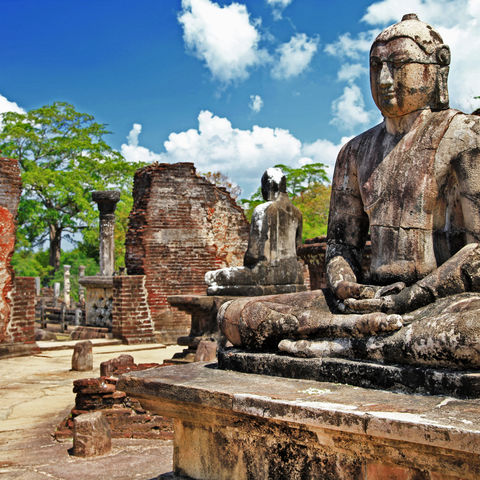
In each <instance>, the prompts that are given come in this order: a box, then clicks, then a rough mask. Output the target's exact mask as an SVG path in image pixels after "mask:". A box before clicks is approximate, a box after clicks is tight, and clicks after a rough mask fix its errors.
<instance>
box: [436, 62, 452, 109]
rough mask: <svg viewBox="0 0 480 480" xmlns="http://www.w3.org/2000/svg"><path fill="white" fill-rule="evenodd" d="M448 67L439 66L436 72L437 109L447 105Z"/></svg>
mask: <svg viewBox="0 0 480 480" xmlns="http://www.w3.org/2000/svg"><path fill="white" fill-rule="evenodd" d="M449 69H450V67H448V66H445V67H440V68H439V69H438V73H437V92H438V105H437V108H438V109H439V110H444V109H445V108H448V106H449V96H448V71H449Z"/></svg>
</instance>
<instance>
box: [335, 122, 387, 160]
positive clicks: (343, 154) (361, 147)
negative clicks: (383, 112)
mask: <svg viewBox="0 0 480 480" xmlns="http://www.w3.org/2000/svg"><path fill="white" fill-rule="evenodd" d="M384 130H385V126H384V122H381V123H379V124H378V125H375V126H374V127H372V128H370V129H368V130H366V131H365V132H363V133H361V134H360V135H357V136H356V137H354V138H352V139H351V140H349V141H348V142H347V143H346V144H345V145H344V146H343V147H342V148H341V149H340V152H339V154H338V157H337V164H346V163H350V162H357V161H359V160H361V159H362V158H363V156H364V155H362V153H363V154H366V153H367V152H368V151H369V150H371V149H372V148H375V145H376V143H377V141H378V139H379V137H381V136H382V135H383V133H384Z"/></svg>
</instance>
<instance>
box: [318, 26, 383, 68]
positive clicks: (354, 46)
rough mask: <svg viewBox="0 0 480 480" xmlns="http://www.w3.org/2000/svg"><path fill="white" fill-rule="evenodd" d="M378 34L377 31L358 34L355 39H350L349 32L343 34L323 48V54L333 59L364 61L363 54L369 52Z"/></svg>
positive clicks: (378, 31)
mask: <svg viewBox="0 0 480 480" xmlns="http://www.w3.org/2000/svg"><path fill="white" fill-rule="evenodd" d="M379 33H380V30H379V29H376V30H368V31H367V32H360V33H359V34H358V35H357V36H356V37H352V34H351V33H350V32H347V33H343V34H342V35H340V36H339V37H338V39H337V41H336V42H333V43H329V44H328V45H326V46H325V52H327V53H328V54H330V55H332V56H334V57H339V58H349V59H351V60H360V59H362V60H363V59H365V54H366V53H367V54H368V52H369V51H370V47H371V45H372V42H373V40H374V39H375V37H376V36H377V35H378V34H379ZM365 63H366V64H368V62H367V60H365Z"/></svg>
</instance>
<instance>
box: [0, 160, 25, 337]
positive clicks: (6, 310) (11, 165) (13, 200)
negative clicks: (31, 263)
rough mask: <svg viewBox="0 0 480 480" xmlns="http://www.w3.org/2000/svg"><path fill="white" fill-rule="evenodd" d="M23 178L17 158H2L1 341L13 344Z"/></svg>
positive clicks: (0, 246)
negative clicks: (14, 258)
mask: <svg viewBox="0 0 480 480" xmlns="http://www.w3.org/2000/svg"><path fill="white" fill-rule="evenodd" d="M21 192H22V180H21V177H20V168H19V166H18V162H17V161H16V160H12V159H10V158H1V157H0V343H11V335H10V333H9V328H10V326H11V325H10V323H11V319H12V291H13V270H12V267H11V265H10V260H11V258H12V255H13V250H14V248H15V218H16V216H17V209H18V204H19V202H20V194H21Z"/></svg>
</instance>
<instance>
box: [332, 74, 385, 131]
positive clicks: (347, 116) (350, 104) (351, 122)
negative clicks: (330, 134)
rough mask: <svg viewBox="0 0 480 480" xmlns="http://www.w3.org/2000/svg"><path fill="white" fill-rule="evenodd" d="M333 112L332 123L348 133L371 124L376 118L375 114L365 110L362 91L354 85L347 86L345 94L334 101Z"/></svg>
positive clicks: (344, 90)
mask: <svg viewBox="0 0 480 480" xmlns="http://www.w3.org/2000/svg"><path fill="white" fill-rule="evenodd" d="M332 111H333V119H332V120H331V123H332V124H333V125H337V126H338V127H341V128H342V129H344V130H348V131H353V130H355V129H357V128H358V127H360V126H365V125H368V124H371V122H372V120H373V119H374V118H375V112H370V111H367V110H366V109H365V101H364V99H363V94H362V91H361V90H360V88H359V87H358V85H356V84H354V83H352V84H350V85H347V86H346V87H345V88H344V89H343V94H342V95H341V96H340V97H339V98H337V99H336V100H334V101H333V103H332Z"/></svg>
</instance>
